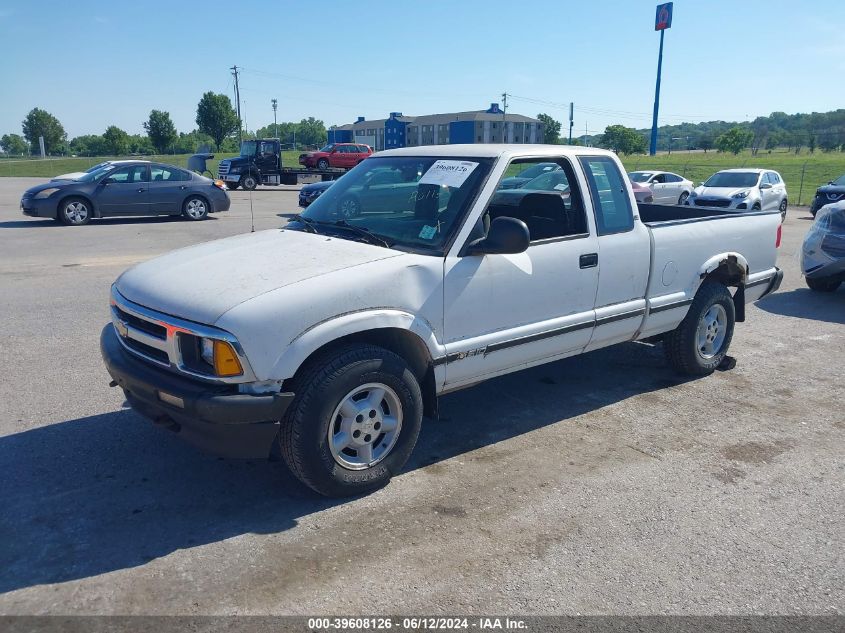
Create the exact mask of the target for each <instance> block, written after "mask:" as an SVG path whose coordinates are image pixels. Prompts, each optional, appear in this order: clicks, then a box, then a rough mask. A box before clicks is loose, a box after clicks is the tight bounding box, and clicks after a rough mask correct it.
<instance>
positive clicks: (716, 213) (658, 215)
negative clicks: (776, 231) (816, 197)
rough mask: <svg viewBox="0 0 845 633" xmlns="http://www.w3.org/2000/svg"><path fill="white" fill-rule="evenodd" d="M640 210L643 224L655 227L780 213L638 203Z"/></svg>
mask: <svg viewBox="0 0 845 633" xmlns="http://www.w3.org/2000/svg"><path fill="white" fill-rule="evenodd" d="M637 208H638V209H639V210H640V219H641V220H642V221H643V223H645V224H647V225H649V226H653V225H659V224H663V223H669V222H671V223H676V224H680V223H687V222H700V221H702V220H715V219H719V218H737V217H747V216H753V215H768V214H770V213H779V212H778V211H736V210H730V209H717V208H713V207H695V206H692V205H690V206H686V205H677V204H646V203H637Z"/></svg>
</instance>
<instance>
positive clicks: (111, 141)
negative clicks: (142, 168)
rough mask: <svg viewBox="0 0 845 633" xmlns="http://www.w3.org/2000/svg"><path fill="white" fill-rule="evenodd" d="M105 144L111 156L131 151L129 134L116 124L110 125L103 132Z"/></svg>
mask: <svg viewBox="0 0 845 633" xmlns="http://www.w3.org/2000/svg"><path fill="white" fill-rule="evenodd" d="M103 145H104V149H105V150H106V153H107V154H108V155H109V156H120V155H122V154H126V153H127V152H128V151H129V135H128V134H127V133H126V132H124V131H123V130H121V129H120V128H119V127H117V126H116V125H110V126H108V127H107V128H106V131H105V132H104V133H103Z"/></svg>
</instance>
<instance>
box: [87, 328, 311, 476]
mask: <svg viewBox="0 0 845 633" xmlns="http://www.w3.org/2000/svg"><path fill="white" fill-rule="evenodd" d="M100 352H101V354H102V355H103V361H104V362H105V364H106V369H107V370H108V372H109V374H110V375H111V377H112V379H113V380H114V382H115V383H116V384H117V386H119V387H121V388H122V389H123V392H124V394H125V395H126V400H127V401H128V402H129V404H130V405H132V408H133V409H135V410H136V411H137V412H138V413H140V414H141V415H143V416H144V417H147V418H149V419H150V420H152V421H153V422H154V423H156V424H158V425H160V426H163V427H165V428H167V429H169V430H171V431H173V432H175V433H177V434H178V435H179V436H180V437H182V438H183V439H184V440H185V441H187V442H189V443H191V444H193V445H194V446H197V447H198V448H200V449H202V450H205V451H207V452H210V453H214V454H216V455H220V456H223V457H235V458H248V459H266V458H268V457H269V456H270V453H271V450H272V447H273V442H274V440H275V438H276V435H277V434H278V432H279V425H280V420H281V419H282V416H283V415H284V413H285V411H286V410H287V408H288V407H289V406H290V403H291V402H292V401H293V397H294V394H292V393H274V394H265V395H250V394H244V393H238V392H237V391H235V387H233V386H231V385H220V386H218V385H213V384H208V383H204V382H201V381H195V380H190V379H188V378H183V377H181V376H177V375H175V374H171V373H170V372H168V371H166V370H164V369H159V368H156V367H153V366H152V365H150V364H148V363H145V362H144V361H142V360H140V359H138V358H135V357H134V356H132V355H131V354H130V353H129V352H127V351H126V350H125V349H124V348H123V346H122V345H121V344H120V341H118V338H117V333H116V332H115V329H114V326H113V325H112V324H111V323H109V324H108V325H106V326H105V327H104V328H103V331H102V333H101V334H100ZM163 398H165V399H166V400H168V401H167V402H166V401H164V400H162V399H163ZM174 403H181V406H177V405H176V404H174Z"/></svg>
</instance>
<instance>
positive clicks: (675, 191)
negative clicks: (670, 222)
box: [628, 171, 695, 204]
mask: <svg viewBox="0 0 845 633" xmlns="http://www.w3.org/2000/svg"><path fill="white" fill-rule="evenodd" d="M628 178H630V179H631V182H636V183H639V184H641V185H644V186H646V187H648V188H649V189H651V195H652V197H653V198H654V203H655V204H684V203H685V202H686V201H687V198H689V195H690V192H691V191H692V190H693V189H694V188H695V185H694V184H693V182H692V181H691V180H687V179H686V178H684V177H683V176H679V175H678V174H673V173H672V172H671V171H632V172H630V173H629V174H628Z"/></svg>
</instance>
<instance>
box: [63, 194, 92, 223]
mask: <svg viewBox="0 0 845 633" xmlns="http://www.w3.org/2000/svg"><path fill="white" fill-rule="evenodd" d="M56 219H58V220H59V222H61V223H62V224H67V225H68V226H82V225H83V224H88V222H90V221H91V205H90V204H89V202H88V201H87V200H85V199H84V198H66V199H64V200H62V202H61V204H59V210H58V214H57V218H56Z"/></svg>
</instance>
